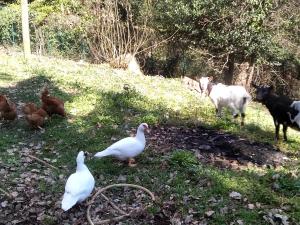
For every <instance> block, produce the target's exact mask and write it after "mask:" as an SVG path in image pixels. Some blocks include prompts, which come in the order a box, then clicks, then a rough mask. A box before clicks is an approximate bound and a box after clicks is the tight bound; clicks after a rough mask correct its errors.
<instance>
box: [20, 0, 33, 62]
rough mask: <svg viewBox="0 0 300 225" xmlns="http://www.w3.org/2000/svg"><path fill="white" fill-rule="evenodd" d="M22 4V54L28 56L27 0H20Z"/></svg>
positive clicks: (29, 52)
mask: <svg viewBox="0 0 300 225" xmlns="http://www.w3.org/2000/svg"><path fill="white" fill-rule="evenodd" d="M21 6H22V36H23V47H24V56H25V58H28V57H29V56H30V54H31V50H30V36H29V16H28V0H21Z"/></svg>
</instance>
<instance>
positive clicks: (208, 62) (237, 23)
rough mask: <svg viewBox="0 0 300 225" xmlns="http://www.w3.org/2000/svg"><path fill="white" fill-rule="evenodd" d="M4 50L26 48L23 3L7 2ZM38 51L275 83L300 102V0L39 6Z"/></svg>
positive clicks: (34, 11)
mask: <svg viewBox="0 0 300 225" xmlns="http://www.w3.org/2000/svg"><path fill="white" fill-rule="evenodd" d="M0 7H1V8H0V18H1V20H0V44H1V45H6V46H10V45H14V46H18V45H20V44H21V20H20V1H2V2H0ZM30 24H31V39H32V48H33V50H34V51H35V52H36V53H37V54H42V55H46V54H50V55H56V56H57V55H60V56H64V57H69V58H73V59H84V60H88V61H92V62H96V63H101V62H109V63H111V64H112V65H114V66H119V67H122V62H121V61H122V58H124V57H125V56H126V54H128V53H130V54H132V55H135V56H136V57H137V59H138V61H139V63H140V65H141V67H142V69H143V71H144V73H146V74H160V75H164V76H168V77H174V76H183V75H186V76H190V77H199V76H203V75H212V76H214V77H215V79H216V80H219V81H224V82H225V83H228V84H231V83H237V84H242V85H245V86H246V87H248V88H249V86H250V83H251V81H255V82H257V83H268V84H270V83H273V84H275V85H276V87H277V91H278V92H282V93H286V94H289V95H291V96H292V97H300V96H299V95H300V93H299V88H300V82H299V79H300V47H299V42H300V39H299V35H300V31H299V24H300V3H299V1H297V0H290V1H287V0H265V1H259V0H245V1H239V0H233V1H232V0H230V1H229V0H203V1H198V0H189V1H187V0H166V1H157V0H144V1H137V0H121V1H116V0H93V1H85V0H51V1H49V0H48V1H46V0H33V1H30Z"/></svg>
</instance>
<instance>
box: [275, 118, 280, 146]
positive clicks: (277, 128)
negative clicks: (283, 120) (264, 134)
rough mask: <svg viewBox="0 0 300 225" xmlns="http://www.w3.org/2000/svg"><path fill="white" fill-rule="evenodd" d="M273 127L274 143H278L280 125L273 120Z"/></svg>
mask: <svg viewBox="0 0 300 225" xmlns="http://www.w3.org/2000/svg"><path fill="white" fill-rule="evenodd" d="M274 125H275V141H278V139H279V127H280V124H279V123H278V121H276V120H274Z"/></svg>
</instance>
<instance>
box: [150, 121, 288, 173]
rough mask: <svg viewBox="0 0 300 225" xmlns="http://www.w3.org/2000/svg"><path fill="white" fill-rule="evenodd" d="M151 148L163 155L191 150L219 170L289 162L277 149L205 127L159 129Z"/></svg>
mask: <svg viewBox="0 0 300 225" xmlns="http://www.w3.org/2000/svg"><path fill="white" fill-rule="evenodd" d="M148 140H149V142H150V145H151V148H152V149H156V151H159V152H161V153H166V152H169V151H172V150H174V149H184V150H191V151H193V152H195V154H196V156H197V158H198V159H199V160H200V161H202V162H205V163H211V164H214V165H216V166H218V167H226V168H227V167H229V168H239V167H240V166H248V165H253V164H254V165H257V166H279V165H282V164H283V163H284V161H285V160H288V157H287V156H286V155H285V154H284V153H282V152H280V150H279V149H278V148H277V147H274V146H272V145H270V144H268V143H261V142H255V141H250V140H247V139H244V138H241V137H238V136H237V135H233V134H230V133H225V132H222V131H219V130H212V129H207V128H204V127H201V126H198V127H194V128H187V127H173V126H164V127H162V126H159V127H154V128H152V129H151V134H150V135H149V136H148Z"/></svg>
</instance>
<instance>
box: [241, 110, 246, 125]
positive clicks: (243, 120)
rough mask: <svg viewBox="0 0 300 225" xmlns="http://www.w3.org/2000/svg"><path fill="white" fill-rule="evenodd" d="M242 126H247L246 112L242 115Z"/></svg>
mask: <svg viewBox="0 0 300 225" xmlns="http://www.w3.org/2000/svg"><path fill="white" fill-rule="evenodd" d="M241 117H242V119H241V126H244V125H245V117H246V114H245V113H244V112H242V113H241Z"/></svg>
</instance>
